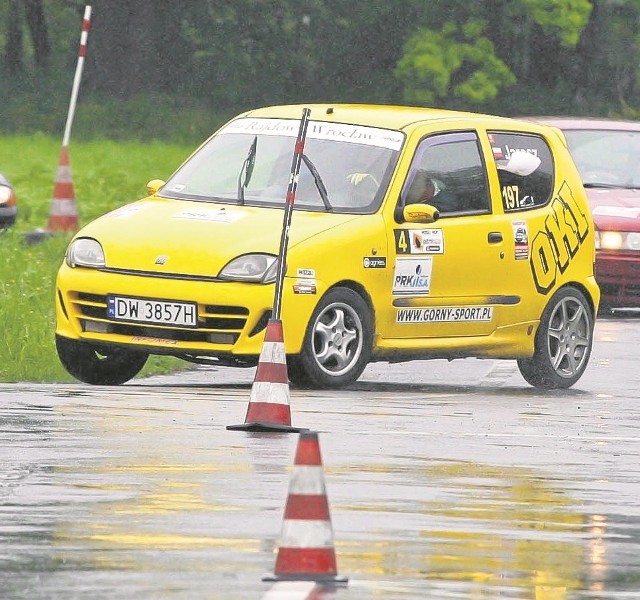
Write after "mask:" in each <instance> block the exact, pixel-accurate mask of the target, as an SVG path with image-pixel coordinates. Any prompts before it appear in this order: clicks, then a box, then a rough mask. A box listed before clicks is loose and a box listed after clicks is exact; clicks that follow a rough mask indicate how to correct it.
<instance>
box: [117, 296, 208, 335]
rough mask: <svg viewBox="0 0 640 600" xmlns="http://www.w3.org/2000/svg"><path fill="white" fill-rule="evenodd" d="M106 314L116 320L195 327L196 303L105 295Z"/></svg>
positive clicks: (196, 319) (196, 322)
mask: <svg viewBox="0 0 640 600" xmlns="http://www.w3.org/2000/svg"><path fill="white" fill-rule="evenodd" d="M107 316H108V317H109V318H110V319H115V320H117V321H136V322H140V323H158V324H161V325H177V326H182V327H196V326H197V324H198V305H197V304H196V303H195V302H171V301H167V300H151V299H149V298H128V297H123V296H107Z"/></svg>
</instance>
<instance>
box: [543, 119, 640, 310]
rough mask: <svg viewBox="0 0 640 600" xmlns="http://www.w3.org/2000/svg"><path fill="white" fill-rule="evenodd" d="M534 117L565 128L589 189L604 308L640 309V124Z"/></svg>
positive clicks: (572, 152) (571, 150)
mask: <svg viewBox="0 0 640 600" xmlns="http://www.w3.org/2000/svg"><path fill="white" fill-rule="evenodd" d="M532 118H533V117H532ZM533 119H534V120H535V121H538V122H542V123H545V124H547V125H554V126H556V127H558V128H560V129H561V130H562V131H563V133H564V135H565V137H566V139H567V143H568V145H569V150H570V152H571V155H572V157H573V160H574V161H575V163H576V166H577V167H578V171H579V172H580V176H581V178H582V182H583V185H584V187H585V188H586V191H587V195H588V197H589V203H590V205H591V211H592V214H593V220H594V223H595V226H596V281H597V282H598V284H599V285H600V291H601V294H602V297H601V304H600V306H601V309H605V310H607V309H612V308H640V122H636V121H623V120H613V119H585V118H573V117H572V118H568V117H535V118H533Z"/></svg>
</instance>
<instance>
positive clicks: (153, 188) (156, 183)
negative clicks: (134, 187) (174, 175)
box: [147, 179, 165, 196]
mask: <svg viewBox="0 0 640 600" xmlns="http://www.w3.org/2000/svg"><path fill="white" fill-rule="evenodd" d="M164 184H165V182H164V181H162V179H152V180H151V181H150V182H149V183H147V194H149V196H153V195H154V194H155V193H157V192H158V190H159V189H160V188H161V187H162V186H163V185H164Z"/></svg>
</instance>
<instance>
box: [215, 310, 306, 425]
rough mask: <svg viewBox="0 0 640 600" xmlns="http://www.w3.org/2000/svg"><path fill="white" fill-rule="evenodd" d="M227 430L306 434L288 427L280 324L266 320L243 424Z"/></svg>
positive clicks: (287, 378)
mask: <svg viewBox="0 0 640 600" xmlns="http://www.w3.org/2000/svg"><path fill="white" fill-rule="evenodd" d="M227 429H234V430H243V431H281V432H291V433H296V432H299V431H306V430H307V429H306V428H304V427H303V428H300V427H292V426H291V409H290V408H289V376H288V374H287V357H286V355H285V351H284V335H283V333H282V321H280V320H277V319H269V321H268V322H267V330H266V331H265V335H264V343H263V344H262V350H261V351H260V359H259V360H258V369H257V370H256V374H255V376H254V379H253V385H252V386H251V397H250V398H249V407H248V408H247V414H246V416H245V419H244V423H243V424H242V425H227Z"/></svg>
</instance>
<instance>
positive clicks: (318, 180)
mask: <svg viewBox="0 0 640 600" xmlns="http://www.w3.org/2000/svg"><path fill="white" fill-rule="evenodd" d="M302 160H303V161H304V164H305V165H307V169H309V172H310V173H311V175H313V180H314V181H315V182H316V187H317V188H318V193H319V194H320V198H322V202H323V203H324V207H325V208H326V209H327V211H331V210H333V207H332V206H331V203H330V202H329V196H328V194H327V188H326V187H325V185H324V181H322V177H321V176H320V173H319V172H318V169H316V166H315V165H314V164H313V162H312V161H311V159H310V158H309V157H308V156H307V155H306V154H304V153H302Z"/></svg>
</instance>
